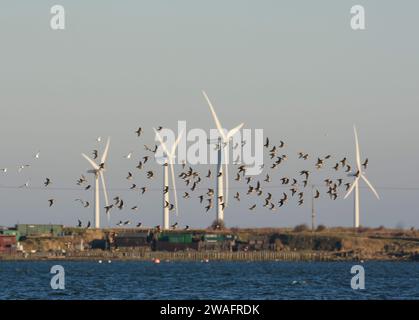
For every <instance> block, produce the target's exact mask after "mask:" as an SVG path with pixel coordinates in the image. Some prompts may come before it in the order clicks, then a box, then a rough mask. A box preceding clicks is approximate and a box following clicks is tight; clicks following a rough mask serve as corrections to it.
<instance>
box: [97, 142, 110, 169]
mask: <svg viewBox="0 0 419 320" xmlns="http://www.w3.org/2000/svg"><path fill="white" fill-rule="evenodd" d="M110 142H111V138H108V141H106V147H105V151H103V154H102V158H101V159H100V163H105V161H106V158H107V157H108V151H109V144H110Z"/></svg>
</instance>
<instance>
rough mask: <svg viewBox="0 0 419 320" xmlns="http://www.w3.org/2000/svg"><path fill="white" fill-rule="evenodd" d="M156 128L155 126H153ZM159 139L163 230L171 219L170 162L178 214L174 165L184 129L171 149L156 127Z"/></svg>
mask: <svg viewBox="0 0 419 320" xmlns="http://www.w3.org/2000/svg"><path fill="white" fill-rule="evenodd" d="M153 129H154V128H153ZM154 132H155V133H156V136H157V138H158V140H159V141H160V144H161V147H162V149H163V153H164V155H163V161H164V164H163V230H168V229H169V228H170V221H169V220H170V219H169V205H170V196H169V169H168V166H169V164H170V173H171V178H172V184H173V193H174V197H175V209H176V215H178V201H177V191H176V181H175V170H174V167H173V162H174V158H175V152H176V148H177V145H178V144H179V141H180V138H181V137H182V133H183V131H182V132H181V133H180V134H179V136H178V137H177V139H176V141H175V143H174V144H173V146H172V148H171V149H170V151H169V148H168V147H167V146H166V144H165V143H164V142H163V139H162V138H161V136H160V134H159V133H158V131H157V130H156V129H154Z"/></svg>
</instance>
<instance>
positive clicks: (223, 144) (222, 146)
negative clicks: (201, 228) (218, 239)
mask: <svg viewBox="0 0 419 320" xmlns="http://www.w3.org/2000/svg"><path fill="white" fill-rule="evenodd" d="M202 94H203V95H204V97H205V100H207V103H208V106H209V108H210V110H211V114H212V117H213V118H214V122H215V125H216V126H217V130H218V132H219V135H220V138H219V139H218V141H217V144H218V161H217V184H216V195H217V199H216V202H215V203H216V206H217V221H224V208H225V207H226V206H227V202H228V163H227V161H225V164H224V166H225V193H226V196H225V198H224V173H223V165H222V153H224V159H228V152H229V149H228V146H229V143H230V139H231V138H232V137H233V136H234V135H235V134H236V133H237V132H238V131H239V130H240V129H241V128H242V127H243V125H244V123H241V124H239V125H238V126H237V127H235V128H233V129H231V130H230V131H228V132H227V134H226V133H225V131H224V129H223V127H222V126H221V123H220V121H219V120H218V117H217V114H216V113H215V110H214V107H213V106H212V103H211V101H210V100H209V98H208V96H207V94H206V93H205V91H202ZM226 150H227V154H226Z"/></svg>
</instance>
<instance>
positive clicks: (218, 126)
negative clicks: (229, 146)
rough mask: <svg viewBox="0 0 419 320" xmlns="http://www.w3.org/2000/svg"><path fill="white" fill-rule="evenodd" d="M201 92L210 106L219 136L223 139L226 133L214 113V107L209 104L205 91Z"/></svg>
mask: <svg viewBox="0 0 419 320" xmlns="http://www.w3.org/2000/svg"><path fill="white" fill-rule="evenodd" d="M202 94H203V95H204V97H205V100H207V103H208V106H209V107H210V110H211V114H212V117H213V118H214V122H215V125H216V126H217V129H218V132H219V133H220V135H221V137H222V138H223V140H224V141H225V140H226V139H227V137H226V135H225V134H224V130H223V127H222V126H221V123H220V120H218V117H217V114H216V113H215V110H214V107H213V106H212V104H211V101H210V99H209V98H208V96H207V94H206V93H205V91H202Z"/></svg>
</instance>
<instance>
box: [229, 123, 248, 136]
mask: <svg viewBox="0 0 419 320" xmlns="http://www.w3.org/2000/svg"><path fill="white" fill-rule="evenodd" d="M243 126H244V123H241V124H239V125H238V126H237V127H235V128H233V129H231V130H230V131H229V132H228V133H227V140H229V139H230V138H231V137H233V136H234V135H235V134H236V133H237V132H238V131H240V129H241V128H242V127H243Z"/></svg>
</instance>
